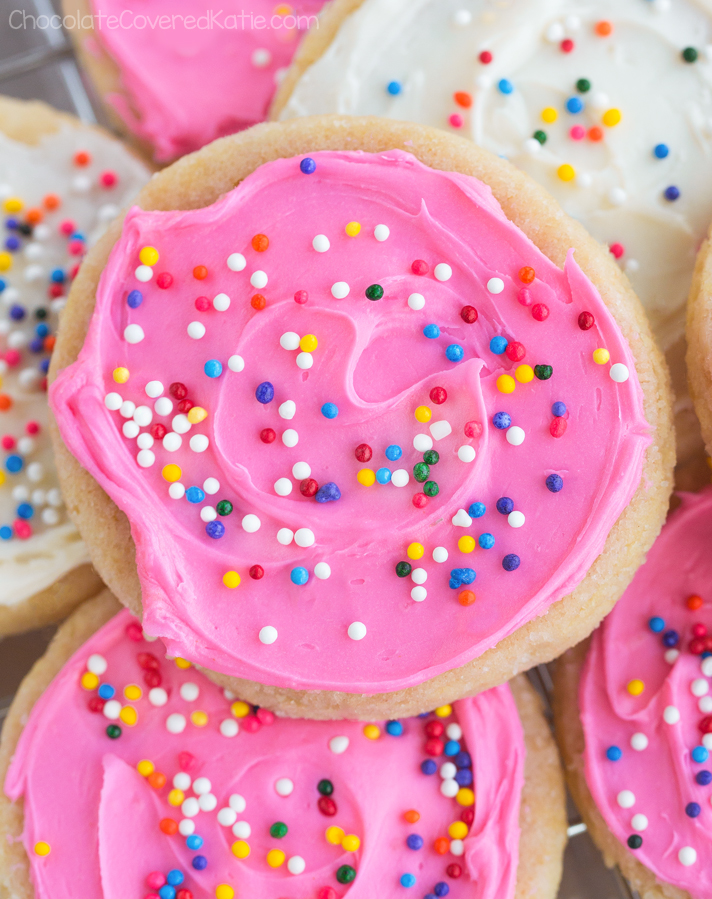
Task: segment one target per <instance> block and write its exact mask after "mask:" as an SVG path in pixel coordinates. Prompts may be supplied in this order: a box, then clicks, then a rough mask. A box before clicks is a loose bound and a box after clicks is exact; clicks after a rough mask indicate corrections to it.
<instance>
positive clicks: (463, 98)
mask: <svg viewBox="0 0 712 899" xmlns="http://www.w3.org/2000/svg"><path fill="white" fill-rule="evenodd" d="M454 96H455V102H456V103H457V105H458V106H462V108H463V109H469V108H470V106H472V94H468V93H467V91H457V92H456V93H455V95H454Z"/></svg>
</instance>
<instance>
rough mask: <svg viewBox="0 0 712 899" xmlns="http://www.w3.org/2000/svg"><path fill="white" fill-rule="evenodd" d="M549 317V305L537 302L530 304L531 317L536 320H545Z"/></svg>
mask: <svg viewBox="0 0 712 899" xmlns="http://www.w3.org/2000/svg"><path fill="white" fill-rule="evenodd" d="M548 317H549V307H548V306H546V305H545V304H544V303H537V304H536V305H535V306H532V318H534V319H536V321H538V322H543V321H546V319H547V318H548Z"/></svg>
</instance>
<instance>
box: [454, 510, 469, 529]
mask: <svg viewBox="0 0 712 899" xmlns="http://www.w3.org/2000/svg"><path fill="white" fill-rule="evenodd" d="M452 524H453V526H454V527H456V528H469V526H470V525H471V524H472V519H471V518H470V516H469V515H468V514H467V512H465V510H464V509H458V510H457V512H456V514H455V515H453V517H452Z"/></svg>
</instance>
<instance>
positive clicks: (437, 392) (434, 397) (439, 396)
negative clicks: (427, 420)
mask: <svg viewBox="0 0 712 899" xmlns="http://www.w3.org/2000/svg"><path fill="white" fill-rule="evenodd" d="M430 399H431V401H432V402H433V403H435V405H436V406H442V404H443V403H444V402H445V400H446V399H447V390H445V388H444V387H433V389H432V390H431V391H430Z"/></svg>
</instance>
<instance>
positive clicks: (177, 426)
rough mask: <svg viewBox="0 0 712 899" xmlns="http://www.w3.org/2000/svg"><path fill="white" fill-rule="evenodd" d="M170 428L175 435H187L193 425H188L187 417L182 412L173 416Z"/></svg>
mask: <svg viewBox="0 0 712 899" xmlns="http://www.w3.org/2000/svg"><path fill="white" fill-rule="evenodd" d="M171 427H172V428H173V430H174V431H175V432H176V434H187V433H188V431H189V430H190V429H191V428H192V427H193V425H192V424H191V423H190V421H189V420H188V416H187V415H186V414H185V413H184V412H179V413H178V415H174V416H173V419H172V420H171Z"/></svg>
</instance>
